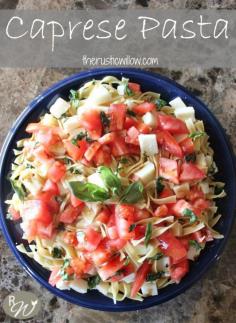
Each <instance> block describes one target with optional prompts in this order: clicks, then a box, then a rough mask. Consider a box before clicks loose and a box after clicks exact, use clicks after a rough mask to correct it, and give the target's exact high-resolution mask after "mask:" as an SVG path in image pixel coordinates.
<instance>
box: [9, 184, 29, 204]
mask: <svg viewBox="0 0 236 323" xmlns="http://www.w3.org/2000/svg"><path fill="white" fill-rule="evenodd" d="M10 182H11V186H12V189H13V190H14V192H15V193H16V195H17V196H18V197H19V199H20V200H22V201H23V200H24V198H25V197H26V191H25V188H24V186H23V184H22V183H20V181H17V180H13V179H10Z"/></svg>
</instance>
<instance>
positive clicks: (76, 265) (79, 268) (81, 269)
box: [70, 257, 91, 277]
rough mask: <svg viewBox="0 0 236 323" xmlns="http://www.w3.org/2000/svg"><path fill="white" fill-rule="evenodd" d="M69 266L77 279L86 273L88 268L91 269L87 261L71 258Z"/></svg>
mask: <svg viewBox="0 0 236 323" xmlns="http://www.w3.org/2000/svg"><path fill="white" fill-rule="evenodd" d="M70 266H71V267H72V269H73V272H74V273H75V275H76V276H77V277H81V276H82V275H83V274H84V273H86V272H87V271H88V269H89V267H91V265H90V264H89V262H88V261H86V260H84V259H81V258H79V257H75V258H72V259H71V261H70Z"/></svg>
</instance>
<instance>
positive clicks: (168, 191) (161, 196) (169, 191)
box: [159, 186, 174, 204]
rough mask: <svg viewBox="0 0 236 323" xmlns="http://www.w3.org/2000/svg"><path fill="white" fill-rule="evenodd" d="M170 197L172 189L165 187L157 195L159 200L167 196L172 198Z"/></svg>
mask: <svg viewBox="0 0 236 323" xmlns="http://www.w3.org/2000/svg"><path fill="white" fill-rule="evenodd" d="M172 195H174V193H173V191H172V189H170V188H169V187H167V186H165V187H164V189H163V191H162V192H161V193H160V194H159V197H160V198H161V199H163V198H165V197H169V196H172ZM168 204H169V203H168Z"/></svg>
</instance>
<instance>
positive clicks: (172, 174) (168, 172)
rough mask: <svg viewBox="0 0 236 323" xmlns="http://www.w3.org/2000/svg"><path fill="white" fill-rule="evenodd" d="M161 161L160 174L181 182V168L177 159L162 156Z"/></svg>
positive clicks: (175, 181)
mask: <svg viewBox="0 0 236 323" xmlns="http://www.w3.org/2000/svg"><path fill="white" fill-rule="evenodd" d="M159 163H160V167H159V173H160V176H162V177H164V178H165V179H168V180H170V181H171V182H173V183H175V184H179V170H178V164H177V161H176V160H173V159H168V158H163V157H161V158H160V160H159Z"/></svg>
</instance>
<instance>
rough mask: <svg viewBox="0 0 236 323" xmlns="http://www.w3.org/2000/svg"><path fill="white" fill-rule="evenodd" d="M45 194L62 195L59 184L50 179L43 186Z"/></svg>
mask: <svg viewBox="0 0 236 323" xmlns="http://www.w3.org/2000/svg"><path fill="white" fill-rule="evenodd" d="M43 192H50V193H51V194H52V195H59V194H60V192H59V188H58V185H57V183H55V182H53V181H51V180H50V179H47V180H46V182H45V184H44V186H43Z"/></svg>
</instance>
